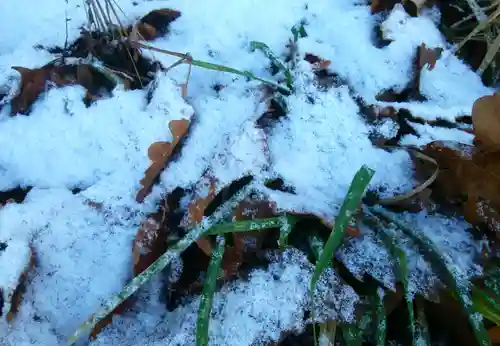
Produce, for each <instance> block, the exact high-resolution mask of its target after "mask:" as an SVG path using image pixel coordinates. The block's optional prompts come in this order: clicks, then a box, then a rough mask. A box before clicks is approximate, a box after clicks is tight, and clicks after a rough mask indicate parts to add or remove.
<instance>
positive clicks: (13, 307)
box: [0, 243, 35, 322]
mask: <svg viewBox="0 0 500 346" xmlns="http://www.w3.org/2000/svg"><path fill="white" fill-rule="evenodd" d="M26 246H28V248H29V253H28V256H27V258H25V262H24V263H22V265H23V268H24V269H22V271H21V272H20V274H19V277H18V278H17V279H16V282H15V286H14V287H15V288H14V289H13V290H12V287H11V288H9V287H1V286H0V317H1V316H2V315H3V313H6V319H7V321H8V322H12V321H13V320H14V318H15V316H16V314H17V313H18V312H19V308H20V306H21V302H22V299H23V295H24V292H25V291H26V280H27V277H28V274H29V271H30V270H31V269H32V268H33V267H34V265H35V251H34V249H33V247H32V246H31V245H26ZM8 247H9V244H8V243H0V256H2V252H3V251H4V250H6V249H7V248H8ZM5 255H6V256H9V255H13V254H12V253H7V254H5V253H4V256H5ZM16 255H19V254H18V253H16ZM19 269H21V268H19ZM6 307H8V308H9V309H8V310H7V311H4V309H5V308H6Z"/></svg>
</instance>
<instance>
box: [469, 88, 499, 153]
mask: <svg viewBox="0 0 500 346" xmlns="http://www.w3.org/2000/svg"><path fill="white" fill-rule="evenodd" d="M472 124H473V127H474V134H475V136H476V138H475V141H476V145H477V146H478V147H480V148H481V149H483V150H488V151H489V150H499V149H500V94H497V93H495V94H494V95H489V96H483V97H481V98H479V99H477V100H476V102H474V105H473V106H472Z"/></svg>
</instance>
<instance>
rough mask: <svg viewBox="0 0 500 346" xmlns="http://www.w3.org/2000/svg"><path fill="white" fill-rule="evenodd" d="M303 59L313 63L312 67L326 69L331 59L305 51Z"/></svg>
mask: <svg viewBox="0 0 500 346" xmlns="http://www.w3.org/2000/svg"><path fill="white" fill-rule="evenodd" d="M304 60H306V61H307V62H308V63H310V64H311V65H313V68H314V69H317V70H323V69H327V68H328V67H329V66H330V65H331V63H332V62H331V60H326V59H323V58H320V57H319V56H317V55H314V54H311V53H306V55H305V57H304Z"/></svg>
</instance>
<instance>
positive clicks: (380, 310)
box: [374, 292, 387, 346]
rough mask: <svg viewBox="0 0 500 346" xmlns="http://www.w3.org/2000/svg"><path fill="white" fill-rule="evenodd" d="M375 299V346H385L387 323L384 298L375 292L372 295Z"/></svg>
mask: <svg viewBox="0 0 500 346" xmlns="http://www.w3.org/2000/svg"><path fill="white" fill-rule="evenodd" d="M374 298H375V311H376V316H377V330H376V332H375V339H376V340H377V346H385V345H386V342H385V339H386V336H387V321H386V316H385V307H384V297H383V294H379V293H378V292H376V293H375V294H374Z"/></svg>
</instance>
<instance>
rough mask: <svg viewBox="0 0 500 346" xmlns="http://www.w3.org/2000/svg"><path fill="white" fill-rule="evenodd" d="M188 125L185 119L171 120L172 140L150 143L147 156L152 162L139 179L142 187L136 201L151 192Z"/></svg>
mask: <svg viewBox="0 0 500 346" xmlns="http://www.w3.org/2000/svg"><path fill="white" fill-rule="evenodd" d="M189 125H190V122H189V120H186V119H180V120H172V121H170V123H169V128H170V132H171V133H172V142H171V143H168V142H156V143H153V144H151V146H150V147H149V149H148V156H149V159H150V160H151V161H152V162H151V165H150V166H149V168H148V169H147V170H146V172H145V175H144V178H143V179H142V180H141V184H142V185H143V187H142V188H141V189H140V190H139V192H138V193H137V196H136V200H137V202H143V201H144V199H145V198H146V196H147V195H148V194H149V193H150V192H151V189H152V188H153V185H154V183H155V182H156V180H157V179H158V178H159V175H160V173H161V172H162V171H163V168H164V167H165V165H166V163H167V162H168V159H169V157H170V156H171V155H172V153H173V151H174V148H175V146H176V145H177V144H179V142H180V140H181V139H182V137H184V136H185V135H186V134H187V132H188V129H189Z"/></svg>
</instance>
